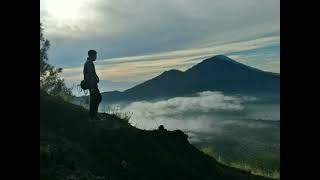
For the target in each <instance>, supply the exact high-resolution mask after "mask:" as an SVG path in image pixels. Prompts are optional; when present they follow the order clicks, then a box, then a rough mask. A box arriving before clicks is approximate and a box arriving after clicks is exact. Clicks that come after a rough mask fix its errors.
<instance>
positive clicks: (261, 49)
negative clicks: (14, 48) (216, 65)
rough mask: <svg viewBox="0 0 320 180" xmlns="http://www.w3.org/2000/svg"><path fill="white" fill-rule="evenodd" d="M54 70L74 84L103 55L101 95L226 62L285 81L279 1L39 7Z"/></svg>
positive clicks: (53, 2)
mask: <svg viewBox="0 0 320 180" xmlns="http://www.w3.org/2000/svg"><path fill="white" fill-rule="evenodd" d="M40 3H41V6H40V15H41V18H40V20H41V22H42V23H43V24H44V28H45V32H44V33H45V37H46V38H47V39H49V40H50V42H51V48H50V50H49V62H50V63H51V64H53V65H55V66H57V67H62V68H64V73H63V77H64V78H65V79H66V82H67V83H68V84H69V85H71V84H77V83H79V82H80V81H79V80H81V79H82V77H83V75H82V68H83V67H82V66H83V63H84V61H85V59H86V56H87V51H88V50H89V49H96V50H97V51H98V60H97V62H96V69H97V72H98V75H99V77H100V79H101V84H100V88H101V89H102V91H110V90H125V89H127V88H130V87H132V86H133V85H136V84H138V83H141V82H143V81H145V80H147V79H150V78H152V77H154V76H156V75H159V74H161V73H162V72H163V71H165V70H169V69H180V70H186V69H187V68H190V67H191V66H193V65H195V64H197V63H199V62H200V61H201V60H203V59H205V58H207V57H210V56H214V55H218V54H225V55H227V56H229V57H231V58H233V59H235V60H237V61H239V62H241V63H244V64H247V65H249V66H253V67H257V68H259V69H262V70H265V71H272V72H277V73H280V1H279V0H268V1H265V0H237V1H234V0H223V1H221V0H161V1H159V0H139V1H134V0H131V1H129V0H40Z"/></svg>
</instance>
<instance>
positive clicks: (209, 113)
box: [123, 91, 257, 133]
mask: <svg viewBox="0 0 320 180" xmlns="http://www.w3.org/2000/svg"><path fill="white" fill-rule="evenodd" d="M256 100H257V98H254V97H244V96H241V97H236V96H226V95H224V94H222V93H221V92H211V91H205V92H200V93H198V94H197V95H196V96H193V97H176V98H171V99H168V100H161V101H157V102H148V101H140V102H133V103H131V104H129V105H127V106H125V107H124V108H123V111H124V112H132V113H133V116H132V119H131V123H132V124H134V125H136V126H138V127H140V128H143V129H154V128H157V126H158V125H160V124H164V125H165V126H166V127H167V128H168V129H171V130H173V129H177V128H178V129H182V130H185V131H192V132H216V133H218V132H220V128H221V127H222V126H224V125H227V124H228V123H230V122H233V121H229V120H225V121H215V118H217V119H220V118H221V117H222V116H223V117H227V115H226V114H229V115H232V114H234V113H236V114H237V113H238V114H239V113H240V114H241V113H242V114H243V111H244V110H245V107H244V103H247V102H251V101H256Z"/></svg>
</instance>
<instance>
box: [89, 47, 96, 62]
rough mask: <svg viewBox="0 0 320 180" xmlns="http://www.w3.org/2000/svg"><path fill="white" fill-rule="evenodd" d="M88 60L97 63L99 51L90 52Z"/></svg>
mask: <svg viewBox="0 0 320 180" xmlns="http://www.w3.org/2000/svg"><path fill="white" fill-rule="evenodd" d="M88 59H89V60H91V61H95V60H96V59H97V51H95V50H92V49H91V50H89V51H88Z"/></svg>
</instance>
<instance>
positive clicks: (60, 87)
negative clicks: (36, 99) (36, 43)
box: [40, 22, 73, 101]
mask: <svg viewBox="0 0 320 180" xmlns="http://www.w3.org/2000/svg"><path fill="white" fill-rule="evenodd" d="M43 30H44V29H43V27H42V24H41V22H40V89H41V90H43V91H46V92H47V93H48V94H49V95H52V96H60V97H62V98H63V99H65V100H66V101H70V100H71V98H72V97H73V95H72V89H71V88H68V87H67V86H66V85H65V82H64V79H62V78H61V77H59V74H60V73H61V72H62V68H55V67H54V66H52V65H50V64H49V63H48V60H49V58H48V50H49V48H50V41H49V40H47V39H45V38H44V34H43Z"/></svg>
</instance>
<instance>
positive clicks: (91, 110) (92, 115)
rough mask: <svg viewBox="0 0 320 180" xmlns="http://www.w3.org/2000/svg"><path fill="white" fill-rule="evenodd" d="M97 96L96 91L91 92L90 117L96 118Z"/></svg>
mask: <svg viewBox="0 0 320 180" xmlns="http://www.w3.org/2000/svg"><path fill="white" fill-rule="evenodd" d="M94 99H95V97H94V92H90V105H89V116H90V118H94V116H95V100H94Z"/></svg>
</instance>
